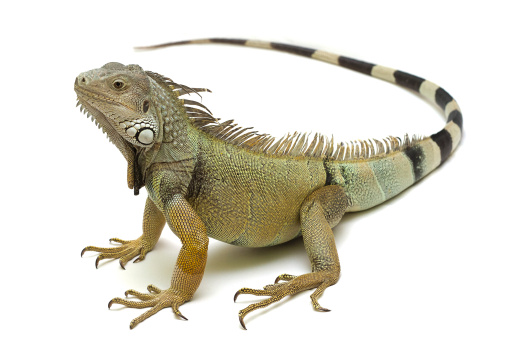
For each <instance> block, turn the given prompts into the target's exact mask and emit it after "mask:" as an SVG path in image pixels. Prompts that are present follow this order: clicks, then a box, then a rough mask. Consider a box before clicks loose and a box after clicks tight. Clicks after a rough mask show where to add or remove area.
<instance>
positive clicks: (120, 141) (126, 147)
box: [76, 91, 137, 189]
mask: <svg viewBox="0 0 507 338" xmlns="http://www.w3.org/2000/svg"><path fill="white" fill-rule="evenodd" d="M76 92H77V91H76ZM77 93H78V92H77ZM77 101H78V102H77V104H76V107H80V110H81V111H82V112H83V113H84V114H86V115H87V116H88V117H90V118H91V119H92V121H94V122H95V124H96V125H97V127H98V128H99V129H101V130H102V132H104V133H105V134H106V135H107V137H108V139H109V140H110V141H111V142H112V143H113V144H114V145H115V146H116V147H117V148H118V150H120V152H121V153H122V155H123V157H125V159H126V160H127V163H128V169H127V181H128V187H129V188H130V189H133V188H134V181H135V178H134V166H135V154H136V152H137V149H136V148H135V147H134V146H133V145H132V144H131V143H129V142H127V141H126V140H125V139H124V138H123V137H121V136H120V134H119V133H118V132H117V131H116V130H115V129H114V128H113V127H112V126H111V124H110V123H109V121H108V120H107V118H106V117H105V116H104V114H102V113H101V112H100V111H99V110H97V109H96V108H94V107H93V106H91V105H90V104H89V103H88V102H87V101H86V100H85V99H83V97H82V96H80V95H79V93H78V97H77Z"/></svg>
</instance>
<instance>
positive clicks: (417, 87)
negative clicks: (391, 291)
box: [136, 38, 463, 179]
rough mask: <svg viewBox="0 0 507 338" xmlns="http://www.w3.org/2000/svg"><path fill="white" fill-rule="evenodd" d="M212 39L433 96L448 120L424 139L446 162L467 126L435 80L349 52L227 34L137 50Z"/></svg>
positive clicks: (413, 154) (415, 157)
mask: <svg viewBox="0 0 507 338" xmlns="http://www.w3.org/2000/svg"><path fill="white" fill-rule="evenodd" d="M208 43H222V44H230V45H237V46H248V47H255V48H264V49H271V50H277V51H282V52H286V53H290V54H295V55H299V56H305V57H308V58H312V59H316V60H319V61H323V62H327V63H330V64H333V65H337V66H341V67H344V68H348V69H350V70H354V71H357V72H360V73H363V74H366V75H370V76H372V77H375V78H377V79H381V80H384V81H387V82H391V83H394V84H397V85H399V86H401V87H404V88H407V89H410V90H413V91H416V92H418V93H419V94H420V95H421V96H423V97H424V98H426V99H428V100H430V101H431V102H432V103H434V104H436V105H437V106H439V107H440V108H441V109H442V110H443V112H444V115H445V118H446V120H447V124H446V125H445V127H444V129H442V130H440V131H439V132H438V133H435V134H433V135H431V136H430V138H429V139H428V141H426V139H425V140H423V141H422V142H424V143H426V142H431V144H430V145H428V146H433V147H435V146H436V147H438V149H439V150H440V159H439V163H437V164H436V165H435V167H436V166H438V165H439V164H441V163H443V162H444V161H445V160H446V159H447V158H448V157H449V155H450V154H451V153H452V152H453V151H454V149H456V147H457V146H458V144H459V142H460V140H461V134H462V129H463V117H462V114H461V110H460V108H459V106H458V103H457V102H456V101H455V100H454V99H453V98H452V96H451V95H450V94H449V93H447V92H446V91H445V90H444V89H443V88H441V87H440V86H438V85H436V84H435V83H433V82H431V81H428V80H425V79H423V78H420V77H418V76H415V75H412V74H409V73H405V72H402V71H400V70H396V69H392V68H389V67H384V66H380V65H376V64H373V63H368V62H364V61H361V60H356V59H353V58H349V57H346V56H340V55H338V54H334V53H330V52H326V51H322V50H317V49H312V48H307V47H301V46H296V45H290V44H285V43H276V42H267V41H258V40H246V39H226V38H210V39H196V40H184V41H176V42H169V43H164V44H159V45H153V46H148V47H137V48H136V49H137V50H151V49H158V48H163V47H171V46H177V45H186V44H208ZM406 153H407V157H408V158H410V160H411V161H412V162H413V167H414V168H418V158H420V157H419V156H418V155H417V153H416V151H415V150H413V151H410V150H409V151H406ZM414 175H415V176H416V178H417V179H419V178H420V177H422V176H423V174H422V173H421V171H420V170H418V169H414Z"/></svg>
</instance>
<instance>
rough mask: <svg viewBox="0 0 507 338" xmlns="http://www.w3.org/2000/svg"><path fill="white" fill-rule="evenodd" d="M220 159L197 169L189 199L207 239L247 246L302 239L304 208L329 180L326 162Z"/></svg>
mask: <svg viewBox="0 0 507 338" xmlns="http://www.w3.org/2000/svg"><path fill="white" fill-rule="evenodd" d="M220 155H222V156H210V157H207V158H206V162H202V163H200V165H198V166H197V167H196V169H195V170H196V172H195V173H194V180H195V181H194V182H193V184H191V188H190V192H189V196H187V200H188V201H189V203H190V204H191V205H192V207H193V208H194V210H196V212H197V214H198V215H199V216H200V217H201V219H202V221H203V222H204V224H205V225H206V228H207V231H208V236H209V237H211V238H214V239H217V240H220V241H223V242H227V243H231V244H235V245H240V246H248V247H261V246H269V245H275V244H279V243H283V242H286V241H288V240H291V239H293V238H294V237H296V236H298V235H299V234H300V226H299V209H300V207H301V204H302V203H303V201H304V199H305V198H306V197H307V196H308V195H310V194H311V193H312V192H313V191H314V190H315V189H317V188H319V187H322V186H324V184H325V181H326V174H325V171H324V168H323V163H322V160H318V159H310V160H308V159H302V158H301V157H299V158H297V157H293V158H277V157H273V156H255V158H253V157H252V156H250V154H249V153H248V152H245V151H241V152H236V153H234V154H227V153H226V154H225V155H223V154H220Z"/></svg>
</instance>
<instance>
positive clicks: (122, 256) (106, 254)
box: [81, 236, 155, 269]
mask: <svg viewBox="0 0 507 338" xmlns="http://www.w3.org/2000/svg"><path fill="white" fill-rule="evenodd" d="M109 241H110V242H116V243H118V244H121V245H120V246H117V247H113V248H100V247H96V246H87V247H86V248H84V249H83V250H82V251H81V257H82V256H83V254H84V253H85V252H86V251H96V252H100V254H99V256H98V257H97V259H96V260H95V267H96V268H97V267H98V265H99V262H100V261H101V260H103V259H107V258H110V259H119V261H120V266H121V267H122V268H123V269H125V264H127V262H128V261H130V260H132V259H133V258H135V257H136V256H138V257H137V259H136V260H135V261H134V263H137V262H140V261H142V260H144V258H145V257H146V254H147V253H148V252H150V251H151V250H152V249H153V247H154V246H155V245H154V244H151V243H150V242H149V241H147V240H145V239H144V238H143V236H141V237H139V238H138V239H135V240H132V241H124V240H122V239H119V238H111V239H110V240H109Z"/></svg>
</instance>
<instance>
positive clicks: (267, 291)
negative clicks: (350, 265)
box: [234, 270, 340, 330]
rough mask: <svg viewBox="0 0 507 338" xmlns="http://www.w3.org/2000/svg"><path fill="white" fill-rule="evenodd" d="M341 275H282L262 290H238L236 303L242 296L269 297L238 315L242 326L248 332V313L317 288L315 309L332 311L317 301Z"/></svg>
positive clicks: (315, 273)
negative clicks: (246, 321) (245, 320)
mask: <svg viewBox="0 0 507 338" xmlns="http://www.w3.org/2000/svg"><path fill="white" fill-rule="evenodd" d="M339 274H340V272H339V270H337V271H336V270H330V271H318V272H312V273H308V274H305V275H301V276H294V275H288V274H282V275H280V276H278V277H277V278H276V280H275V283H274V284H268V285H266V286H264V288H262V289H250V288H242V289H240V290H238V292H236V294H235V295H234V301H236V299H237V298H238V296H239V295H242V294H249V295H254V296H268V297H269V298H267V299H265V300H262V301H260V302H257V303H254V304H251V305H249V306H247V307H246V308H244V309H242V310H241V311H239V314H238V315H239V322H240V324H241V326H242V327H243V328H244V329H245V330H246V326H245V322H244V318H245V316H246V315H247V314H248V313H250V312H252V311H254V310H257V309H260V308H263V307H266V306H268V305H270V304H273V303H275V302H278V301H279V300H281V299H283V298H284V297H286V296H289V295H293V294H296V293H299V292H301V291H304V290H309V289H314V288H316V290H315V291H314V292H313V293H312V294H311V296H310V298H311V300H312V305H313V308H314V309H315V310H317V311H322V312H327V311H330V310H328V309H326V308H323V307H322V306H320V304H319V302H318V301H317V299H318V298H319V297H320V295H322V293H323V292H324V290H325V289H326V288H327V287H329V286H331V285H333V284H336V282H337V281H338V276H339ZM280 281H282V283H279V282H280Z"/></svg>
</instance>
